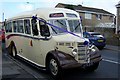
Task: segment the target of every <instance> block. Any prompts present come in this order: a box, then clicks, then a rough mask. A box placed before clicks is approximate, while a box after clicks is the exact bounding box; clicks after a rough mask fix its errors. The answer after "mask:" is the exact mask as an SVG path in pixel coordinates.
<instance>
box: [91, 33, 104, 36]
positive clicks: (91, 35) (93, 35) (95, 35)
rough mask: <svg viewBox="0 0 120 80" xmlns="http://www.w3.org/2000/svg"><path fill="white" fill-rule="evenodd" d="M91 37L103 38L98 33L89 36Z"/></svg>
mask: <svg viewBox="0 0 120 80" xmlns="http://www.w3.org/2000/svg"><path fill="white" fill-rule="evenodd" d="M91 36H92V37H103V36H102V35H101V34H99V33H93V34H91Z"/></svg>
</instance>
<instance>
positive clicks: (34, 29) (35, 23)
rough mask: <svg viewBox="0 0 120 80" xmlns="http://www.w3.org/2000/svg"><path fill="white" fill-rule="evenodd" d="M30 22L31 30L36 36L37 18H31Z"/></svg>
mask: <svg viewBox="0 0 120 80" xmlns="http://www.w3.org/2000/svg"><path fill="white" fill-rule="evenodd" d="M31 23H32V32H33V35H35V36H37V35H38V34H39V33H38V28H37V20H36V19H32V20H31Z"/></svg>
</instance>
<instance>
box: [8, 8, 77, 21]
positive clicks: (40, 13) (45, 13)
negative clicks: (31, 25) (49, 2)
mask: <svg viewBox="0 0 120 80" xmlns="http://www.w3.org/2000/svg"><path fill="white" fill-rule="evenodd" d="M51 13H63V14H64V13H73V14H76V15H77V16H78V13H77V12H76V11H73V10H70V9H65V8H38V9H36V10H32V11H26V12H23V13H20V14H18V15H16V16H14V17H12V18H9V19H8V20H13V19H18V18H27V17H32V16H36V15H37V17H40V18H46V19H49V15H50V14H51ZM8 20H7V21H8Z"/></svg>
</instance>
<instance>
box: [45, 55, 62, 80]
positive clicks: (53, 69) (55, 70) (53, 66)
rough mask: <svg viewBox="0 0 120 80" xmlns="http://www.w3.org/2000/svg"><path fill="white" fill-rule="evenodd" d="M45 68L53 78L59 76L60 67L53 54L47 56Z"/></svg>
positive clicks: (60, 72)
mask: <svg viewBox="0 0 120 80" xmlns="http://www.w3.org/2000/svg"><path fill="white" fill-rule="evenodd" d="M47 70H48V71H49V73H50V74H51V75H52V77H53V78H55V79H57V78H60V77H61V74H62V69H61V67H60V65H59V62H58V60H57V59H56V58H55V57H53V56H50V57H49V60H48V63H47Z"/></svg>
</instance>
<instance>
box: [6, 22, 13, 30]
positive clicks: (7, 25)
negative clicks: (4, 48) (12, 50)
mask: <svg viewBox="0 0 120 80" xmlns="http://www.w3.org/2000/svg"><path fill="white" fill-rule="evenodd" d="M5 29H6V32H12V24H11V22H9V23H7V24H6V27H5Z"/></svg>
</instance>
